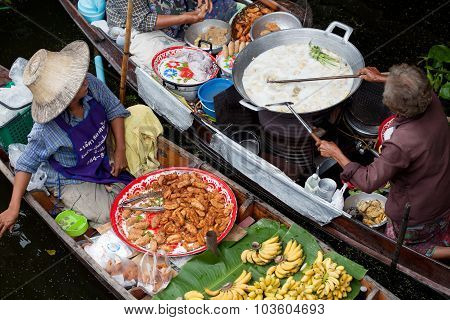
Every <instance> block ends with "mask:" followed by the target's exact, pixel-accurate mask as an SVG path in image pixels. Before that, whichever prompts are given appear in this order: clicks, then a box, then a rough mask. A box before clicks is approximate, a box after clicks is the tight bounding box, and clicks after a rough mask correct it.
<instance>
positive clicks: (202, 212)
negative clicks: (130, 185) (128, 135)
mask: <svg viewBox="0 0 450 320" xmlns="http://www.w3.org/2000/svg"><path fill="white" fill-rule="evenodd" d="M150 189H152V190H154V191H156V190H160V191H162V194H163V198H164V209H165V210H164V212H162V213H157V214H154V213H151V214H146V213H143V212H140V211H136V212H131V213H130V212H128V211H126V210H127V209H126V210H124V211H123V212H122V216H123V217H124V218H126V225H127V228H128V240H130V241H131V242H132V243H134V244H136V245H139V246H142V247H146V248H147V249H148V250H150V251H156V250H158V249H163V250H165V251H167V252H171V251H172V250H173V249H174V248H175V247H177V246H178V244H180V243H181V245H182V246H183V247H184V248H185V249H186V251H192V250H194V249H197V248H199V247H201V246H203V245H205V235H206V233H207V232H208V231H210V230H213V231H215V232H216V233H217V234H218V235H219V234H221V233H222V232H223V231H224V230H225V229H226V227H227V225H228V224H229V222H230V219H231V213H232V211H233V207H232V205H231V204H227V203H226V201H225V197H224V195H222V194H221V193H219V192H218V191H217V190H212V191H208V184H206V183H204V182H203V180H202V178H201V177H200V175H198V174H197V173H185V174H181V175H177V174H176V173H172V174H167V175H161V176H160V177H159V179H158V180H157V181H154V182H153V183H152V184H151V185H150ZM149 228H151V229H153V231H154V233H153V232H151V231H150V230H148V229H149Z"/></svg>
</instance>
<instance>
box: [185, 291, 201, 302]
mask: <svg viewBox="0 0 450 320" xmlns="http://www.w3.org/2000/svg"><path fill="white" fill-rule="evenodd" d="M204 298H205V297H204V296H203V295H202V294H201V293H200V292H198V291H196V290H192V291H189V292H186V293H185V294H184V300H204Z"/></svg>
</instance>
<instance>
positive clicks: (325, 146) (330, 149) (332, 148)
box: [316, 140, 351, 168]
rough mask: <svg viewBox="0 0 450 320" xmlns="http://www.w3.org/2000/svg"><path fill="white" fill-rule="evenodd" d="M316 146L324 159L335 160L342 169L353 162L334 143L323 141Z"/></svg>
mask: <svg viewBox="0 0 450 320" xmlns="http://www.w3.org/2000/svg"><path fill="white" fill-rule="evenodd" d="M316 146H317V149H318V150H319V152H320V155H321V156H322V157H326V158H333V159H334V160H336V161H337V163H339V165H340V166H341V167H342V168H344V167H345V166H346V165H347V164H349V163H350V162H351V161H350V160H349V159H348V158H347V157H346V156H345V155H344V153H342V151H341V149H339V147H338V146H337V145H336V143H334V142H331V141H325V140H321V141H319V142H317V143H316Z"/></svg>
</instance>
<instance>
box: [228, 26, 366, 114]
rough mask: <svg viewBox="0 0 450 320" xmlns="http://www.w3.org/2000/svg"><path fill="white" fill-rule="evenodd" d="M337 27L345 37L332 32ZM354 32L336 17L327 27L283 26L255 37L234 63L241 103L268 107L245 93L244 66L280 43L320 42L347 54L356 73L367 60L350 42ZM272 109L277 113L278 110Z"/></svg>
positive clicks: (355, 83)
mask: <svg viewBox="0 0 450 320" xmlns="http://www.w3.org/2000/svg"><path fill="white" fill-rule="evenodd" d="M337 27H338V28H340V29H343V30H345V34H344V36H343V37H341V36H338V35H336V34H334V33H333V31H334V29H335V28H337ZM352 32H353V28H351V27H349V26H347V25H345V24H343V23H341V22H337V21H334V22H332V23H330V25H329V26H328V27H327V29H326V30H319V29H311V28H303V29H292V30H283V31H279V32H276V33H273V34H268V35H266V36H264V37H261V38H259V39H256V40H255V41H252V42H251V43H250V44H249V45H248V46H247V47H246V48H245V49H244V50H243V51H242V52H241V53H240V54H239V56H238V57H237V58H236V61H235V62H234V66H233V82H234V85H235V87H236V90H237V91H238V92H239V94H240V95H241V96H242V98H243V100H242V101H241V104H242V105H243V106H245V107H247V108H249V109H251V110H254V111H262V110H265V109H264V108H261V106H258V105H257V104H256V103H254V102H252V101H251V99H250V97H249V96H248V95H247V94H246V92H245V90H244V86H243V83H242V77H243V75H244V71H245V69H246V68H247V66H248V65H249V64H250V63H251V62H252V61H253V59H254V58H256V57H257V56H259V55H260V54H261V53H263V52H265V51H267V50H270V49H273V48H276V47H279V46H281V45H287V44H293V43H300V44H303V43H304V44H308V43H310V42H312V43H313V44H314V45H319V46H321V47H322V48H325V49H328V50H330V51H332V52H334V53H336V54H337V55H339V56H341V57H342V58H344V59H345V60H346V61H347V62H348V63H349V64H350V66H351V68H352V70H353V72H354V73H356V72H357V70H359V69H360V68H363V67H364V66H365V64H364V58H363V56H362V55H361V53H360V52H359V50H358V49H357V48H356V47H355V46H354V45H353V44H352V43H350V42H349V38H350V35H351V34H352ZM360 84H361V79H355V80H354V81H353V86H352V88H351V91H350V93H349V95H348V96H347V98H348V97H350V96H351V95H352V94H353V93H354V92H355V91H356V90H357V89H358V87H359V86H360ZM344 100H345V99H344ZM341 102H342V101H341ZM337 104H338V103H337ZM337 104H335V105H331V106H329V107H327V108H324V109H322V110H318V111H314V112H308V113H306V112H305V113H302V114H305V115H306V114H309V115H314V114H322V113H323V112H324V111H331V109H333V107H335V106H336V105H337ZM272 113H274V114H277V113H278V112H272Z"/></svg>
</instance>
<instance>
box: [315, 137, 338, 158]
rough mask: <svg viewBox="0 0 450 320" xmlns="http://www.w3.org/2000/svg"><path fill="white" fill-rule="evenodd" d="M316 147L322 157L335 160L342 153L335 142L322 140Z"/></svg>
mask: <svg viewBox="0 0 450 320" xmlns="http://www.w3.org/2000/svg"><path fill="white" fill-rule="evenodd" d="M316 146H317V149H318V150H319V152H320V155H321V156H322V157H326V158H335V157H336V156H337V155H338V154H339V153H342V152H341V149H339V147H338V146H337V145H336V144H335V143H334V142H330V141H325V140H321V141H320V142H317V143H316Z"/></svg>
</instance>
